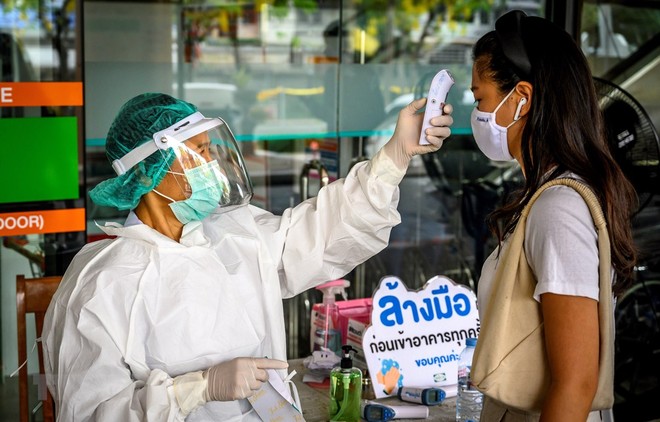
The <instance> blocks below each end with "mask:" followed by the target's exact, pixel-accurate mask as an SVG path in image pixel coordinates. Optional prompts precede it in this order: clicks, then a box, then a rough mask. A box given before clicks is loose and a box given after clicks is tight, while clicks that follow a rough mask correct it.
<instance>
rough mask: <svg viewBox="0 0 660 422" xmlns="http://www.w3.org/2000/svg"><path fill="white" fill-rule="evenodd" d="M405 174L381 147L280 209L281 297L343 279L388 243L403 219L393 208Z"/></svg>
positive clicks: (397, 200) (395, 205)
mask: <svg viewBox="0 0 660 422" xmlns="http://www.w3.org/2000/svg"><path fill="white" fill-rule="evenodd" d="M404 175H405V171H403V170H400V169H399V168H397V167H396V165H395V164H394V163H393V162H392V160H391V159H390V158H389V157H387V155H385V154H384V153H383V152H382V150H381V151H380V152H379V153H378V154H376V156H374V157H373V158H372V159H371V160H369V161H365V162H361V163H358V164H356V165H355V166H354V167H353V168H352V169H351V171H350V172H349V174H348V175H347V176H346V178H343V179H339V180H336V181H334V182H333V183H330V184H329V185H328V186H326V187H325V188H323V189H321V190H320V191H319V193H318V195H317V196H316V197H314V198H311V199H309V200H307V201H304V202H302V203H301V204H299V205H298V206H296V207H294V208H290V209H287V210H286V211H285V212H284V213H283V215H282V221H283V223H284V224H285V225H287V226H288V228H287V233H286V239H285V241H284V249H283V251H282V258H281V263H280V272H281V273H282V277H280V278H281V279H282V280H283V285H282V290H283V296H284V297H291V296H293V295H296V294H298V293H300V292H302V291H304V290H307V289H308V288H311V287H314V286H316V285H318V284H320V283H323V282H326V281H329V280H334V279H337V278H340V277H343V276H344V275H346V274H347V273H348V272H350V271H351V270H352V269H353V268H355V267H356V266H357V265H359V264H361V263H362V262H364V261H366V260H367V259H369V258H370V257H372V256H374V255H376V254H377V253H378V252H380V251H381V250H383V249H384V248H385V247H386V246H387V244H388V241H389V237H390V232H391V230H392V227H394V226H396V225H397V224H399V223H400V222H401V216H400V214H399V212H398V211H397V209H396V208H397V205H398V202H399V187H398V184H399V182H400V181H401V180H402V179H403V176H404Z"/></svg>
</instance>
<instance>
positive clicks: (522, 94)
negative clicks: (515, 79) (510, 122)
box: [513, 81, 534, 120]
mask: <svg viewBox="0 0 660 422" xmlns="http://www.w3.org/2000/svg"><path fill="white" fill-rule="evenodd" d="M533 91H534V89H533V88H532V84H530V83H529V82H526V81H521V82H519V83H518V85H516V94H518V97H519V99H518V105H517V106H516V112H515V114H514V117H513V119H514V120H518V119H519V118H521V117H524V116H525V115H526V114H527V113H528V112H529V108H530V106H531V103H532V93H533Z"/></svg>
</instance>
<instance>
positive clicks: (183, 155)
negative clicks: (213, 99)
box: [112, 112, 252, 224]
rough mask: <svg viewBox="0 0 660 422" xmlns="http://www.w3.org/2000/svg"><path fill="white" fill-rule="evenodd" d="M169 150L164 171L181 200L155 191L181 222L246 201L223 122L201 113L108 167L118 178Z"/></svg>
mask: <svg viewBox="0 0 660 422" xmlns="http://www.w3.org/2000/svg"><path fill="white" fill-rule="evenodd" d="M170 148H171V150H172V151H173V152H174V155H175V159H174V161H173V162H172V164H171V165H170V168H169V171H168V173H171V174H173V175H174V176H175V180H176V181H177V184H178V185H179V186H180V188H181V191H182V192H183V196H184V197H185V199H182V200H178V201H177V200H174V199H172V198H170V197H168V196H166V195H164V194H162V193H161V192H159V191H158V190H156V189H154V192H155V193H157V194H159V195H161V196H163V197H165V198H167V199H169V200H170V201H172V203H171V204H170V207H171V208H172V211H173V212H174V215H175V216H176V217H177V218H178V219H179V220H180V221H181V222H182V223H184V224H185V223H186V222H188V221H192V220H201V219H203V218H204V217H206V216H207V215H209V214H210V213H211V212H213V210H215V209H216V208H217V207H227V206H233V205H244V204H247V203H249V201H250V199H251V198H252V184H251V182H250V179H249V177H248V175H247V170H246V167H245V163H244V161H243V156H242V154H241V152H240V149H239V148H238V144H237V142H236V140H235V138H234V135H233V134H232V132H231V130H230V129H229V127H228V126H227V124H226V123H225V121H224V120H222V119H220V118H214V119H207V118H205V117H204V116H203V115H202V114H201V113H199V112H197V113H193V114H191V115H190V116H188V117H186V118H185V119H184V120H182V121H180V122H177V123H176V124H174V125H172V126H170V127H168V128H167V129H164V130H162V131H160V132H157V133H155V134H154V135H153V142H147V143H145V144H143V145H140V146H139V147H137V148H135V149H134V150H132V151H131V152H129V153H128V154H126V155H124V156H123V157H121V158H120V159H117V160H115V161H113V163H112V167H113V169H114V170H115V172H116V173H117V174H118V175H122V174H124V173H126V172H127V171H128V170H129V169H130V168H132V167H133V166H135V165H136V164H138V163H139V162H140V161H142V160H144V159H145V158H147V157H148V156H150V155H151V154H153V153H154V152H156V151H160V152H161V153H162V154H163V156H165V155H167V154H168V150H169V149H170Z"/></svg>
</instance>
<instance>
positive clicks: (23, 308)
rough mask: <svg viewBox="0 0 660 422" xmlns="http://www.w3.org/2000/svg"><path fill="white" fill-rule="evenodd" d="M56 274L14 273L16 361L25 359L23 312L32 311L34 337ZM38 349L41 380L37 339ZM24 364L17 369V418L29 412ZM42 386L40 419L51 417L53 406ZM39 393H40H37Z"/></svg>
mask: <svg viewBox="0 0 660 422" xmlns="http://www.w3.org/2000/svg"><path fill="white" fill-rule="evenodd" d="M61 279H62V277H60V276H50V277H39V278H25V276H23V275H17V276H16V316H17V328H18V362H19V365H22V364H23V362H26V361H27V358H28V352H27V339H26V315H27V314H29V313H32V314H34V319H35V326H36V332H37V337H40V336H41V332H42V331H43V328H44V316H45V315H46V310H47V309H48V304H49V303H50V301H51V299H52V297H53V295H54V294H55V290H57V286H58V285H59V284H60V280H61ZM37 350H38V353H39V374H40V376H41V377H42V380H45V377H44V356H43V349H42V346H41V342H37ZM27 370H28V368H27V364H25V365H23V366H22V367H21V368H20V370H19V373H18V397H19V405H20V412H19V415H20V421H21V422H28V421H29V416H30V409H29V399H28V398H29V396H28V373H27ZM43 388H44V389H45V390H46V391H45V392H46V395H45V397H39V400H40V401H41V402H42V403H41V404H42V409H43V416H44V422H54V421H55V411H54V409H55V406H54V401H53V397H52V396H51V395H50V392H48V388H47V387H46V386H45V383H44V384H43ZM41 396H43V394H41Z"/></svg>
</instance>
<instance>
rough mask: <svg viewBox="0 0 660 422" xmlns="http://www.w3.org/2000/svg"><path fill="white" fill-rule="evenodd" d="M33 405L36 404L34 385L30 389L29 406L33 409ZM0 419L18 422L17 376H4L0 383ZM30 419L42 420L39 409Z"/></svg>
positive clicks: (33, 421) (36, 421)
mask: <svg viewBox="0 0 660 422" xmlns="http://www.w3.org/2000/svg"><path fill="white" fill-rule="evenodd" d="M35 406H37V388H36V385H35V386H33V387H32V388H31V391H30V408H31V409H33V408H34V407H35ZM0 421H2V422H18V378H16V377H13V378H9V377H5V378H4V379H3V380H2V383H0ZM31 421H32V422H38V421H43V416H42V414H41V410H40V409H39V410H38V411H37V412H36V413H35V415H34V417H33V418H32V419H31Z"/></svg>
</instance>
